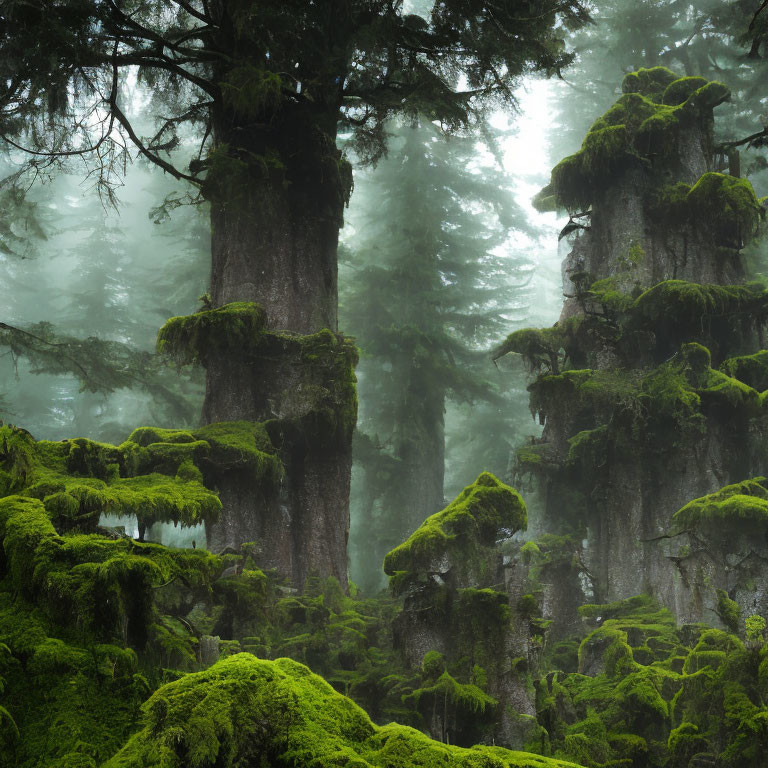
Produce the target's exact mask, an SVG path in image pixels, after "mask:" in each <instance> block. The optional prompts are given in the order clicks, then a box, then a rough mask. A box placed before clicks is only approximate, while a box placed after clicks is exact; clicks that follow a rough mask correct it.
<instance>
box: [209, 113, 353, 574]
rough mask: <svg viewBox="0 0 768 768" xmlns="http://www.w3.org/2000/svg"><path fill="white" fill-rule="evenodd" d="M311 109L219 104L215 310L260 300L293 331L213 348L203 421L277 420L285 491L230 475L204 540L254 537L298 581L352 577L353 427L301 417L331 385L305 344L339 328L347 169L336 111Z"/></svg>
mask: <svg viewBox="0 0 768 768" xmlns="http://www.w3.org/2000/svg"><path fill="white" fill-rule="evenodd" d="M313 109H314V107H313V106H312V105H308V104H302V105H299V106H296V107H293V108H288V107H284V108H283V109H282V110H281V111H280V113H279V115H275V116H273V122H272V124H271V126H270V127H269V129H268V130H266V131H265V130H264V126H261V127H260V128H259V129H256V130H254V129H252V127H251V126H250V125H248V123H247V121H243V120H242V119H241V118H240V117H239V116H238V115H237V114H235V113H233V112H231V111H224V112H222V114H220V115H219V116H218V121H217V124H216V129H215V137H216V144H217V147H218V148H217V149H216V150H215V151H214V152H213V153H212V156H211V161H210V166H209V169H208V178H207V180H206V185H205V187H204V193H205V195H206V196H207V197H208V199H209V200H210V201H211V226H212V270H211V300H212V304H213V306H214V307H219V306H222V305H224V304H227V303H230V302H241V301H246V302H255V303H257V304H259V305H261V306H262V307H263V308H264V309H265V310H266V315H267V321H266V322H267V328H268V330H269V331H271V332H275V333H279V334H283V333H284V334H286V337H290V338H294V339H295V341H296V344H293V345H291V344H286V345H283V346H281V347H280V348H277V347H274V345H273V347H270V351H269V352H267V353H263V354H262V353H260V355H259V357H258V358H257V359H253V358H251V357H249V356H248V355H246V354H243V355H241V356H238V355H234V356H233V355H231V354H229V353H226V354H223V353H218V352H217V351H212V357H211V361H210V362H209V364H208V365H207V380H206V398H205V404H204V407H203V420H204V422H205V423H211V422H215V421H239V420H248V421H259V422H264V421H270V420H274V419H279V420H280V424H281V426H280V427H274V428H273V429H272V432H271V436H272V437H273V440H274V441H275V442H276V444H277V445H278V446H279V448H280V455H281V458H282V460H283V463H284V465H285V468H286V477H285V479H284V481H283V486H282V489H281V491H280V493H279V495H278V496H274V497H269V496H267V497H265V496H264V495H263V494H262V493H260V491H259V489H258V488H257V487H256V486H255V484H254V481H252V480H250V479H249V478H248V477H246V476H235V475H231V476H229V478H228V480H227V482H225V483H224V484H223V487H220V488H219V491H220V494H221V499H222V502H223V503H224V514H223V516H222V521H221V522H220V523H218V524H216V525H214V526H211V530H210V531H209V533H208V541H209V546H210V547H211V548H212V549H214V550H220V549H222V548H224V547H226V546H231V547H239V545H240V544H242V543H243V542H245V541H249V540H257V542H258V543H259V544H260V545H261V549H262V558H261V562H263V563H264V565H265V566H267V567H276V568H277V569H278V570H279V571H280V572H281V573H283V574H284V575H286V576H288V577H290V578H292V579H293V581H294V583H295V584H296V585H297V586H300V585H301V584H302V583H303V582H304V580H305V578H306V576H307V575H308V573H310V572H312V571H316V572H317V573H318V574H319V575H321V576H326V575H333V576H335V577H337V578H338V579H339V581H340V582H341V583H342V584H346V578H347V577H346V562H347V553H346V545H347V534H348V528H349V475H350V466H351V430H350V434H344V435H341V436H340V438H339V439H334V440H328V439H326V437H327V436H324V435H322V434H318V435H309V434H307V433H306V431H304V430H303V428H302V427H300V426H299V427H297V426H295V424H296V423H297V422H298V421H300V420H302V419H306V418H307V417H308V414H309V413H310V412H311V410H312V408H313V407H314V406H315V405H316V403H315V402H314V401H313V397H314V395H313V392H314V390H313V389H312V388H313V387H314V388H315V389H317V388H319V387H323V386H327V384H328V382H327V381H325V380H321V379H322V377H321V379H317V376H316V373H317V372H316V371H315V373H312V371H311V370H310V369H312V370H314V369H316V368H318V365H319V366H320V368H322V367H323V365H324V362H323V361H322V360H320V361H317V360H315V361H314V362H311V363H310V361H309V358H308V356H307V355H306V354H303V353H302V352H301V351H300V350H301V346H300V344H299V341H300V338H301V337H305V336H307V335H309V334H315V333H317V332H318V331H321V330H323V329H330V330H331V331H334V332H335V331H336V329H337V304H338V300H337V266H336V264H337V262H336V259H337V254H336V251H337V244H338V233H339V227H340V225H341V221H342V214H343V209H344V204H345V201H346V199H347V197H348V193H349V181H347V178H348V173H347V169H348V168H349V166H348V165H347V164H346V162H345V161H344V160H343V159H342V157H341V153H340V152H339V151H338V150H337V149H336V144H335V135H336V115H337V112H336V111H333V110H331V111H330V112H328V111H326V113H324V114H317V113H315V112H314V111H313ZM328 375H330V376H333V375H334V374H333V373H329V374H328ZM308 377H309V378H308ZM310 379H312V381H311V382H310ZM286 425H294V426H292V427H286Z"/></svg>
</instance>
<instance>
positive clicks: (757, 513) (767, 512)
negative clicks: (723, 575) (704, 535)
mask: <svg viewBox="0 0 768 768" xmlns="http://www.w3.org/2000/svg"><path fill="white" fill-rule="evenodd" d="M673 521H674V523H675V524H676V525H678V526H680V527H681V528H694V529H698V528H701V529H709V530H710V531H715V530H717V529H719V528H721V527H722V526H723V525H724V524H728V523H730V524H731V525H736V524H744V525H751V526H757V527H759V528H763V527H765V526H766V525H768V480H766V479H765V478H764V477H757V478H753V479H751V480H744V481H743V482H741V483H734V484H733V485H726V486H725V487H724V488H721V489H720V490H718V491H715V492H714V493H710V494H707V495H706V496H702V497H701V498H698V499H693V501H689V502H688V503H687V504H686V505H685V506H684V507H683V508H682V509H679V510H678V511H677V512H676V513H675V515H674V517H673Z"/></svg>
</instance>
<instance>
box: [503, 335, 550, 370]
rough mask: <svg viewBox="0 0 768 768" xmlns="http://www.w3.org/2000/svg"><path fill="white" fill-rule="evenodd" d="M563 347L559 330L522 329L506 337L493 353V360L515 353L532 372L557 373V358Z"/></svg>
mask: <svg viewBox="0 0 768 768" xmlns="http://www.w3.org/2000/svg"><path fill="white" fill-rule="evenodd" d="M562 346H563V338H562V334H561V332H560V329H559V328H558V327H557V326H555V327H553V328H541V329H540V328H523V329H522V330H519V331H515V332H514V333H511V334H510V335H509V336H507V338H506V340H505V341H504V343H503V344H501V345H500V346H499V347H498V348H497V349H496V350H495V351H494V353H493V359H494V360H498V359H499V358H500V357H503V356H504V355H508V354H510V353H516V354H519V355H521V356H522V358H523V360H524V361H525V364H526V365H527V366H528V368H529V369H530V370H532V371H536V372H539V371H541V370H542V369H546V370H548V371H549V372H550V373H559V368H560V365H559V358H560V355H561V350H562Z"/></svg>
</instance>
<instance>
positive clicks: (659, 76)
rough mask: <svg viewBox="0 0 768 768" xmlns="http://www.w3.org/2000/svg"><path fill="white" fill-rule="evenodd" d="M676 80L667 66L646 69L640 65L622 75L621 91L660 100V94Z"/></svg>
mask: <svg viewBox="0 0 768 768" xmlns="http://www.w3.org/2000/svg"><path fill="white" fill-rule="evenodd" d="M677 80H678V77H677V75H676V74H675V73H674V72H672V70H670V69H667V67H650V68H648V69H645V68H643V67H641V68H640V69H638V70H637V71H635V72H629V73H628V74H626V75H625V76H624V79H623V80H622V82H621V91H622V93H639V94H641V95H643V96H646V97H648V98H650V99H652V100H653V101H661V96H662V95H663V94H664V92H665V91H666V89H667V88H669V86H671V85H672V83H674V82H675V81H677ZM704 82H707V81H706V80H705V81H704Z"/></svg>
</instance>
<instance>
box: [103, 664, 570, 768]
mask: <svg viewBox="0 0 768 768" xmlns="http://www.w3.org/2000/svg"><path fill="white" fill-rule="evenodd" d="M479 695H480V698H481V697H482V692H479ZM143 711H144V716H145V725H144V728H143V729H142V730H141V731H140V732H139V733H137V734H136V735H135V736H134V737H133V738H132V739H131V740H130V741H129V742H128V744H127V745H126V746H125V747H124V748H123V749H122V750H121V751H120V752H119V753H118V754H117V755H115V757H114V758H112V760H110V761H108V762H107V763H106V764H105V768H133V767H134V766H135V767H136V768H138V766H142V768H153V767H155V768H160V767H161V766H162V768H181V766H183V765H194V766H197V767H198V768H207V767H210V768H214V766H215V767H216V768H233V767H234V766H235V765H241V764H245V763H246V762H253V760H254V759H257V760H261V761H266V762H268V763H269V764H275V765H283V764H295V765H307V766H310V765H312V766H318V767H319V766H330V765H346V766H349V767H350V768H351V767H352V766H355V767H356V768H377V767H378V768H384V766H390V767H392V766H406V765H408V766H411V767H412V768H436V766H438V765H440V766H443V768H507V767H509V768H512V767H515V768H566V766H568V765H569V764H568V763H565V762H563V761H560V760H555V759H551V758H546V757H541V756H538V755H528V754H525V753H521V752H510V751H507V750H504V749H500V748H491V747H474V748H472V749H461V748H458V747H451V746H448V745H446V744H441V743H439V742H435V741H432V740H430V739H428V738H427V737H426V736H424V735H423V734H422V733H419V732H418V731H415V730H413V729H411V728H407V727H404V726H399V725H394V724H393V725H388V726H385V727H378V726H375V725H374V724H373V723H371V721H370V719H369V718H368V716H367V715H366V714H365V712H363V710H361V709H360V708H359V707H357V706H356V705H355V704H353V703H352V702H351V701H350V700H349V699H347V698H345V697H344V696H342V695H340V694H339V693H337V692H336V691H334V690H333V688H331V686H330V685H328V683H326V682H325V681H324V680H323V679H322V678H320V677H317V676H316V675H313V674H312V673H311V672H310V671H309V670H308V669H307V668H306V667H304V666H302V665H301V664H297V663H296V662H293V661H290V660H289V659H279V660H277V661H264V660H261V659H257V658H255V657H254V656H251V655H250V654H245V653H241V654H237V655H235V656H231V657H229V658H227V659H224V660H223V661H220V662H218V663H217V664H215V665H214V666H213V667H211V668H210V669H208V670H206V671H205V672H198V673H195V674H192V675H187V676H186V677H184V678H182V679H181V680H177V681H176V682H173V683H169V684H168V685H166V686H163V687H162V688H161V689H160V690H158V691H157V692H156V693H155V694H153V695H152V697H150V699H149V700H148V701H147V702H146V704H144V706H143Z"/></svg>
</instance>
